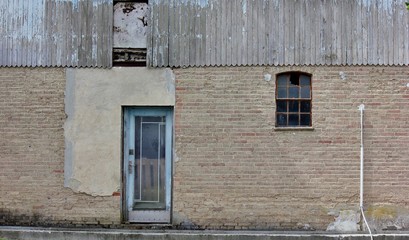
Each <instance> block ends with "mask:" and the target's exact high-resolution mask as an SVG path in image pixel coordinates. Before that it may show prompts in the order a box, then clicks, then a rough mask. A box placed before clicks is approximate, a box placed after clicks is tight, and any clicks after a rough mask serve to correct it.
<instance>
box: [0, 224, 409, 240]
mask: <svg viewBox="0 0 409 240" xmlns="http://www.w3.org/2000/svg"><path fill="white" fill-rule="evenodd" d="M373 237H374V239H376V240H381V239H382V240H403V239H409V232H393V233H377V234H374V235H373ZM0 239H1V240H5V239H7V240H17V239H18V240H20V239H21V240H26V239H41V240H43V239H44V240H45V239H47V240H48V239H52V240H54V239H55V240H74V239H75V240H101V239H102V240H108V239H110V240H112V239H114V240H131V239H133V240H142V239H143V240H190V239H199V240H281V239H284V240H313V239H318V240H324V239H330V240H336V239H342V240H361V239H362V240H364V239H365V240H366V239H370V236H369V234H356V233H351V234H345V233H343V234H340V233H329V232H290V231H289V232H283V231H277V232H276V231H210V230H209V231H208V230H205V231H199V230H197V231H186V230H124V229H95V228H92V229H73V228H37V227H7V226H2V227H1V226H0Z"/></svg>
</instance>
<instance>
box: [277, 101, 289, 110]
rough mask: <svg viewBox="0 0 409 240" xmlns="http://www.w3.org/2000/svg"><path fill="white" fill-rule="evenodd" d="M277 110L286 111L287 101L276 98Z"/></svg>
mask: <svg viewBox="0 0 409 240" xmlns="http://www.w3.org/2000/svg"><path fill="white" fill-rule="evenodd" d="M277 112H287V101H279V100H277Z"/></svg>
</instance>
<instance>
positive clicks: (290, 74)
mask: <svg viewBox="0 0 409 240" xmlns="http://www.w3.org/2000/svg"><path fill="white" fill-rule="evenodd" d="M294 75H296V76H297V78H298V79H297V81H298V84H296V86H297V88H298V90H297V91H298V92H297V94H298V97H290V96H289V95H290V88H293V86H292V85H293V84H291V79H292V78H293V77H294ZM302 75H304V76H307V77H308V79H309V85H302V84H301V76H302ZM281 76H285V77H286V78H287V81H286V84H285V91H286V93H285V97H279V88H280V89H282V88H283V87H280V86H283V85H281V84H279V79H280V77H281ZM306 86H309V97H308V98H306V97H302V96H301V95H302V93H301V90H302V87H306ZM312 99H313V98H312V74H310V73H307V72H302V71H287V72H280V73H277V74H276V79H275V107H276V108H275V114H274V118H275V129H278V130H289V129H313V128H312ZM279 102H281V103H285V104H284V105H285V108H286V111H280V112H279V111H278V110H279V106H278V103H279ZM294 102H297V103H298V104H296V105H297V108H298V111H296V112H295V111H290V104H294ZM302 102H308V103H309V104H307V105H309V111H301V108H302V107H301V104H302ZM279 115H286V120H285V121H286V124H285V125H281V124H279ZM290 115H296V116H298V120H297V121H298V125H290ZM303 115H309V125H302V124H301V117H302V116H303Z"/></svg>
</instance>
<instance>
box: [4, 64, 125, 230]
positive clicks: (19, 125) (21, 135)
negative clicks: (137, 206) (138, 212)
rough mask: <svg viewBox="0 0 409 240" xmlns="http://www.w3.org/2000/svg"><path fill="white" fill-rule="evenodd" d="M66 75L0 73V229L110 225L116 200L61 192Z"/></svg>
mask: <svg viewBox="0 0 409 240" xmlns="http://www.w3.org/2000/svg"><path fill="white" fill-rule="evenodd" d="M64 90H65V71H64V69H52V68H37V69H29V68H0V136H1V137H0V224H18V225H21V224H43V225H44V224H84V223H88V224H97V223H98V221H99V223H102V224H112V223H118V222H119V220H120V217H119V216H120V198H119V197H92V196H89V195H85V194H77V193H74V192H73V191H71V190H70V189H67V188H64V186H63V184H64V172H63V169H64V129H63V125H64V121H65V118H66V116H65V112H64Z"/></svg>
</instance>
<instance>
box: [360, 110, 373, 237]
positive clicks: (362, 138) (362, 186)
mask: <svg viewBox="0 0 409 240" xmlns="http://www.w3.org/2000/svg"><path fill="white" fill-rule="evenodd" d="M364 110H365V105H364V104H361V105H359V111H361V169H360V188H359V191H360V194H359V195H360V196H359V208H360V209H361V214H362V217H363V219H364V222H365V225H366V228H368V231H369V235H370V236H371V240H373V236H372V231H371V228H370V227H369V225H368V222H367V221H366V217H365V214H364V135H363V133H364Z"/></svg>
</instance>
